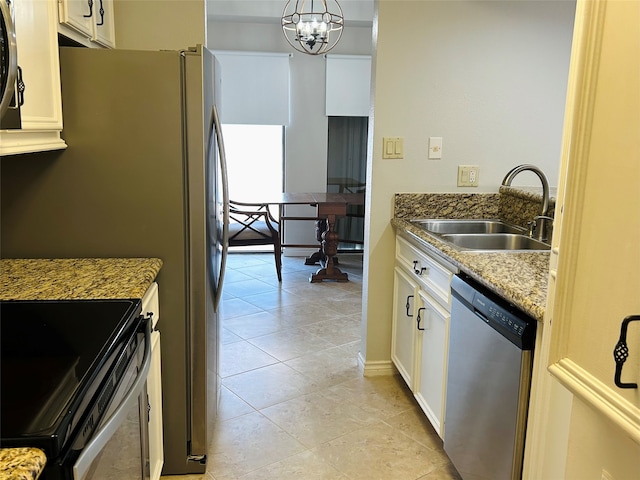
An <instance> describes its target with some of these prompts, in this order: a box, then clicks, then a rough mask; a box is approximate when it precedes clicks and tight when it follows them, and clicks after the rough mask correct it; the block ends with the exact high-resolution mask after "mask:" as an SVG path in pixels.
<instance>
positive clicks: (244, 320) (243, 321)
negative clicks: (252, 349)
mask: <svg viewBox="0 0 640 480" xmlns="http://www.w3.org/2000/svg"><path fill="white" fill-rule="evenodd" d="M222 325H223V327H224V328H226V329H228V330H229V331H230V332H232V333H234V334H236V335H237V336H239V337H241V338H242V339H245V340H246V339H249V338H253V337H259V336H261V335H267V334H269V333H274V332H277V331H279V330H282V329H284V328H286V326H287V324H286V323H285V322H283V321H282V320H281V319H280V318H278V317H276V316H275V315H273V314H272V313H270V312H265V311H261V312H258V313H252V314H250V315H241V316H238V317H233V318H229V319H226V320H223V321H222Z"/></svg>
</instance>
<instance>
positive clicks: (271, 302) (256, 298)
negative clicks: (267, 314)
mask: <svg viewBox="0 0 640 480" xmlns="http://www.w3.org/2000/svg"><path fill="white" fill-rule="evenodd" d="M242 299H243V300H244V301H246V302H249V303H251V304H253V305H255V306H256V307H260V308H262V309H263V310H271V309H274V308H278V307H282V306H285V305H296V304H301V303H307V302H308V299H305V298H304V297H303V296H300V295H296V294H295V293H291V292H287V291H286V290H282V289H277V290H272V291H269V292H265V293H259V294H256V295H246V296H244V297H242Z"/></svg>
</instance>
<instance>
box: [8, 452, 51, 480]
mask: <svg viewBox="0 0 640 480" xmlns="http://www.w3.org/2000/svg"><path fill="white" fill-rule="evenodd" d="M46 461H47V457H46V456H45V454H44V452H43V451H42V450H40V449H39V448H29V447H21V448H0V480H35V479H36V478H38V477H39V476H40V474H41V473H42V470H43V469H44V465H45V463H46Z"/></svg>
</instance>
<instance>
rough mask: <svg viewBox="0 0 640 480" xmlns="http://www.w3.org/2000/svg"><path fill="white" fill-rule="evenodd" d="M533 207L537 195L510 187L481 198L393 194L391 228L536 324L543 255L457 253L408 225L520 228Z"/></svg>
mask: <svg viewBox="0 0 640 480" xmlns="http://www.w3.org/2000/svg"><path fill="white" fill-rule="evenodd" d="M539 204H540V195H539V194H537V193H535V192H533V193H532V192H529V191H526V190H523V189H519V188H518V189H515V188H512V187H501V188H500V191H499V193H487V194H458V193H452V194H396V199H395V216H394V218H392V220H391V224H392V226H393V227H394V228H395V229H396V232H397V233H399V234H400V235H402V236H405V237H406V238H409V239H413V240H414V241H416V242H418V243H419V244H420V245H421V246H422V247H423V248H424V249H425V250H427V251H429V252H431V253H433V254H435V255H436V256H440V257H441V258H443V259H444V260H446V261H448V262H449V263H451V264H453V265H454V266H456V267H458V269H459V270H460V271H462V272H464V273H466V274H468V275H469V276H470V277H472V278H473V279H475V280H477V281H478V282H479V283H481V284H483V285H485V286H486V287H487V288H489V289H491V290H492V291H494V292H496V293H497V294H498V295H500V296H501V297H503V298H504V299H506V300H507V301H509V302H511V303H512V304H514V305H515V306H516V307H518V308H520V309H521V310H523V311H524V312H526V313H528V314H529V315H531V316H532V317H533V318H535V319H536V320H538V321H542V319H543V317H544V311H545V307H546V301H547V289H548V275H549V256H550V253H549V252H548V251H522V252H500V251H495V252H487V251H483V252H471V251H464V250H458V249H455V248H453V247H452V246H451V245H450V244H448V243H445V242H443V241H441V240H440V239H439V238H438V237H436V236H434V235H431V234H430V233H428V232H427V231H425V230H423V229H421V228H419V227H417V226H416V225H414V224H412V223H411V222H410V220H411V218H501V219H506V220H507V221H508V222H510V223H514V224H516V225H521V226H524V225H523V222H526V221H527V219H531V218H533V217H534V216H535V215H537V214H538V209H539ZM550 205H551V208H550V211H553V208H554V207H555V199H553V198H552V199H551V201H550ZM525 225H526V224H525Z"/></svg>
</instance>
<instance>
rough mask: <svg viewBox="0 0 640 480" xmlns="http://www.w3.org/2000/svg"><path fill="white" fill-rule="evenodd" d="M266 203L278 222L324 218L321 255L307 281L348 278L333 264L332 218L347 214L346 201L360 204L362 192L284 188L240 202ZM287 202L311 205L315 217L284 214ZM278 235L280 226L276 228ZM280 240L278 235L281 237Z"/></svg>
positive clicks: (335, 248) (334, 236) (335, 236)
mask: <svg viewBox="0 0 640 480" xmlns="http://www.w3.org/2000/svg"><path fill="white" fill-rule="evenodd" d="M243 202H247V203H256V202H259V203H268V204H270V205H277V206H278V208H279V213H280V222H281V225H284V222H285V221H289V220H326V229H325V231H324V232H322V234H321V238H322V243H321V247H320V248H321V250H322V253H323V254H324V259H323V260H322V263H321V268H320V269H318V271H316V272H315V273H313V274H311V276H310V278H309V281H310V282H311V283H317V282H322V281H324V280H335V281H338V282H347V281H349V276H348V275H347V273H345V272H342V271H340V269H339V268H338V267H337V266H336V265H335V264H334V257H335V256H336V255H337V253H338V232H336V230H335V223H336V218H339V217H344V216H346V215H347V207H348V206H349V205H364V193H327V192H311V193H307V192H301V193H297V192H284V193H281V194H272V195H267V196H266V197H265V196H261V197H260V198H259V199H258V198H256V199H245V198H243V199H242V200H241V201H240V203H243ZM287 205H311V206H315V207H316V217H299V216H287V215H286V214H285V211H284V207H285V206H287ZM280 232H281V235H282V226H281V228H280ZM281 240H282V239H281ZM282 246H283V247H287V246H289V247H309V246H310V245H297V244H288V245H287V244H285V243H282Z"/></svg>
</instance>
